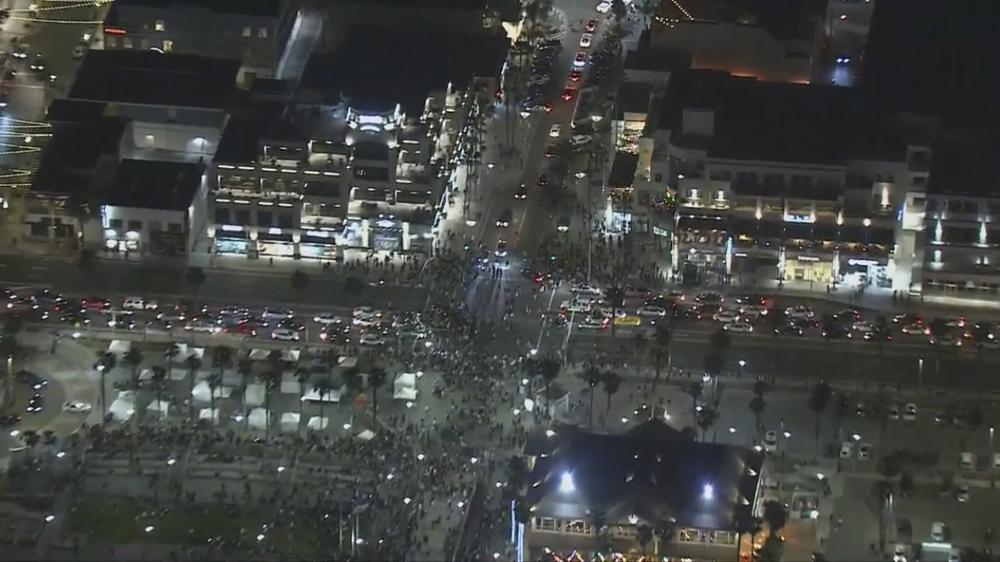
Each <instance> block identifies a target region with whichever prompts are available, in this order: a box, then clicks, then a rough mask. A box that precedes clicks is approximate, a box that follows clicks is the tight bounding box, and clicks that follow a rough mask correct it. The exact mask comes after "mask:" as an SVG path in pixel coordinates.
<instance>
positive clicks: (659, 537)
mask: <svg viewBox="0 0 1000 562" xmlns="http://www.w3.org/2000/svg"><path fill="white" fill-rule="evenodd" d="M676 534H677V520H676V519H674V518H672V517H671V518H670V519H667V520H664V521H662V522H661V523H660V525H659V526H658V527H657V528H656V532H655V536H654V537H653V538H654V540H655V541H656V544H654V545H653V552H654V553H656V554H657V555H659V552H660V546H659V545H660V544H663V545H668V544H670V543H671V542H673V540H674V536H675V535H676Z"/></svg>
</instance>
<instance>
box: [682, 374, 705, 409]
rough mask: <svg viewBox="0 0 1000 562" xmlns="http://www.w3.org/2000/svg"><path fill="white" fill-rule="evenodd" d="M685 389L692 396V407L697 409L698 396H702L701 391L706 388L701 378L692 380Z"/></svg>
mask: <svg viewBox="0 0 1000 562" xmlns="http://www.w3.org/2000/svg"><path fill="white" fill-rule="evenodd" d="M684 390H685V391H686V392H687V394H688V396H690V397H691V409H692V410H695V409H696V408H697V407H698V398H699V397H701V393H702V391H703V390H704V387H703V386H702V383H701V380H696V381H691V384H689V385H688V386H687V388H685V389H684Z"/></svg>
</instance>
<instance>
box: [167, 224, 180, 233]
mask: <svg viewBox="0 0 1000 562" xmlns="http://www.w3.org/2000/svg"><path fill="white" fill-rule="evenodd" d="M167 232H181V223H179V222H168V223H167Z"/></svg>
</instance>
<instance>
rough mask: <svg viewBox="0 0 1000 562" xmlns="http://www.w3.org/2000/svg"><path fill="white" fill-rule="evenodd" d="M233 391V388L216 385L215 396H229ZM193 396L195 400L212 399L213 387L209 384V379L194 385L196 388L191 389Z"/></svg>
mask: <svg viewBox="0 0 1000 562" xmlns="http://www.w3.org/2000/svg"><path fill="white" fill-rule="evenodd" d="M232 393H233V389H231V388H229V387H227V386H217V387H215V398H216V399H219V398H229V396H230V395H231V394H232ZM191 397H192V399H193V400H194V401H195V402H201V403H203V404H204V403H207V402H211V401H212V389H211V388H210V387H209V386H208V381H200V382H199V383H198V384H196V385H194V390H192V391H191Z"/></svg>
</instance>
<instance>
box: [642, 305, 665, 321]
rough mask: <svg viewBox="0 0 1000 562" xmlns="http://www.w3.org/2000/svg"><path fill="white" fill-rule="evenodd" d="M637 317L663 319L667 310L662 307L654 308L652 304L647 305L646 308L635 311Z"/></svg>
mask: <svg viewBox="0 0 1000 562" xmlns="http://www.w3.org/2000/svg"><path fill="white" fill-rule="evenodd" d="M636 314H638V315H639V316H652V317H657V318H663V317H664V316H666V315H667V309H665V308H663V307H662V306H656V305H654V304H647V305H646V306H644V307H642V308H640V309H639V310H637V311H636Z"/></svg>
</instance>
